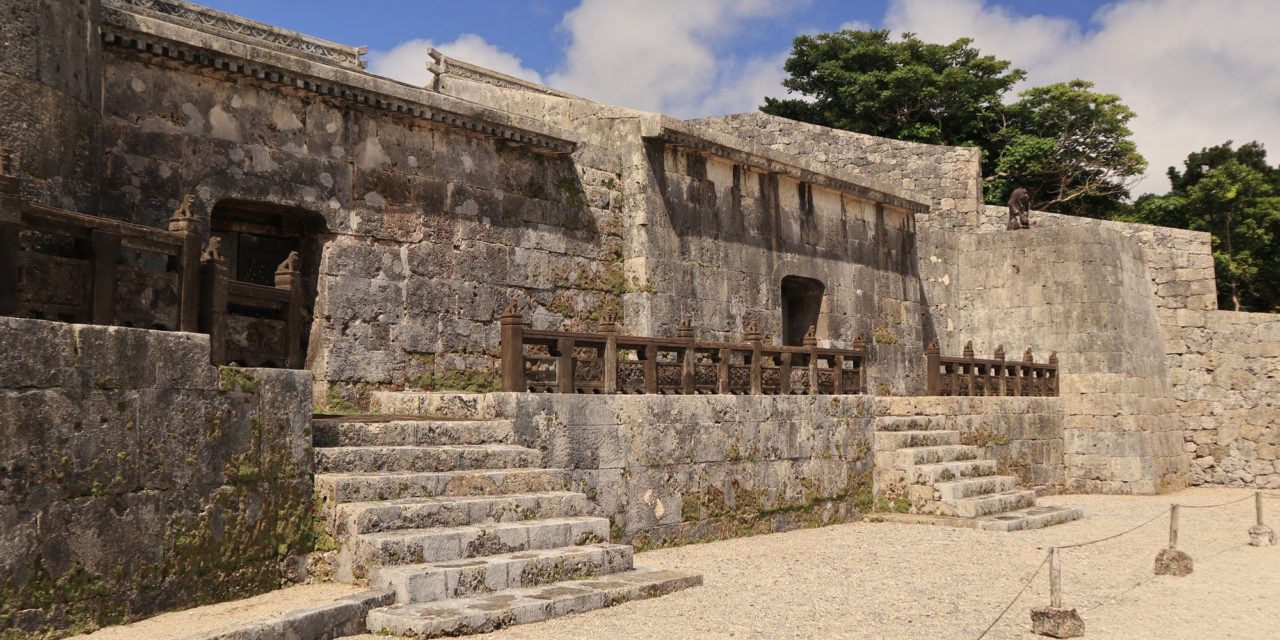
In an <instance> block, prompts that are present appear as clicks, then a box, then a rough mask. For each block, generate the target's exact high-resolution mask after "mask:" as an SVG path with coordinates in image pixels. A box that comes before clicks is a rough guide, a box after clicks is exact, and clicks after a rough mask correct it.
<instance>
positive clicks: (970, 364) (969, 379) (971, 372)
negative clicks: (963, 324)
mask: <svg viewBox="0 0 1280 640" xmlns="http://www.w3.org/2000/svg"><path fill="white" fill-rule="evenodd" d="M964 359H965V372H966V374H967V375H966V376H965V384H967V385H968V387H967V388H968V392H967V393H966V394H965V395H968V396H972V395H973V392H974V391H975V390H976V389H975V387H974V383H975V381H976V378H977V375H978V372H977V367H976V366H975V363H974V357H973V341H972V340H970V341H969V342H966V343H964Z"/></svg>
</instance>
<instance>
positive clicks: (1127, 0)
mask: <svg viewBox="0 0 1280 640" xmlns="http://www.w3.org/2000/svg"><path fill="white" fill-rule="evenodd" d="M197 1H199V2H202V3H203V4H206V5H208V6H211V7H214V8H216V9H221V10H223V11H228V12H231V13H235V14H239V15H243V16H247V17H250V18H254V19H257V20H261V21H263V22H268V23H271V24H275V25H279V26H283V27H286V28H290V29H294V30H296V31H301V32H304V33H308V34H312V35H315V36H319V37H322V38H326V39H329V40H333V41H336V42H341V43H343V44H350V45H367V46H368V47H369V48H370V54H369V56H368V60H369V62H370V66H369V70H370V71H371V72H373V73H377V74H380V75H384V76H388V77H392V78H396V79H398V80H402V81H405V82H410V83H413V84H418V85H425V84H427V83H428V82H429V76H428V74H427V73H426V70H425V65H426V61H427V51H428V49H429V48H430V47H433V46H434V47H438V48H440V49H442V50H443V51H445V53H447V54H449V55H451V56H454V57H457V58H461V59H465V60H468V61H470V62H473V63H475V64H479V65H481V66H486V67H490V68H493V69H496V70H498V71H502V72H505V73H509V74H512V75H516V76H520V77H524V78H527V79H529V80H533V81H535V82H541V83H544V84H549V85H551V86H553V87H556V88H559V89H562V90H565V91H568V92H570V93H574V94H577V95H581V96H584V97H587V98H592V99H594V100H599V101H602V102H606V103H610V104H616V105H619V106H624V107H630V108H635V109H643V110H649V111H662V112H664V113H668V114H670V115H674V116H677V117H685V118H690V117H698V116H707V115H718V114H724V113H735V112H742V111H750V110H754V109H755V108H757V107H758V106H759V105H760V103H761V102H762V99H763V97H764V96H766V95H768V96H779V95H783V94H784V90H783V89H782V87H781V81H782V80H783V78H785V72H784V71H783V70H782V65H783V62H784V61H785V60H786V56H787V53H788V51H789V50H790V44H791V39H792V38H793V37H795V35H797V34H800V33H814V32H821V31H833V30H836V29H839V28H841V27H844V26H852V27H855V28H867V27H874V28H889V29H891V30H892V31H894V32H901V31H911V32H914V33H917V34H918V35H919V36H920V37H921V38H923V39H925V40H928V41H932V42H950V41H952V40H955V39H956V38H959V37H970V38H973V39H974V41H975V43H976V46H977V47H978V48H979V49H980V50H982V51H983V52H984V53H990V54H993V55H996V56H998V57H1000V58H1004V59H1007V60H1011V61H1012V62H1013V63H1014V65H1015V66H1017V67H1019V68H1022V69H1024V70H1026V71H1027V72H1028V79H1027V81H1026V82H1025V83H1024V84H1023V85H1022V86H1021V87H1019V88H1018V89H1019V90H1020V89H1024V88H1027V87H1030V86H1037V85H1043V84H1048V83H1051V82H1062V81H1067V80H1071V79H1074V78H1082V79H1085V80H1089V81H1092V82H1094V83H1095V84H1096V85H1097V88H1098V89H1099V90H1101V91H1105V92H1108V93H1115V94H1118V95H1119V96H1120V97H1121V99H1122V100H1123V101H1124V103H1125V104H1127V105H1128V106H1129V107H1131V108H1133V109H1134V111H1136V112H1137V114H1138V117H1137V118H1136V119H1135V120H1134V121H1133V123H1132V128H1133V130H1134V140H1135V141H1136V142H1137V144H1138V149H1139V151H1140V152H1141V153H1142V154H1143V155H1144V156H1146V158H1147V159H1148V161H1149V163H1150V167H1151V168H1150V170H1149V171H1148V174H1147V176H1146V177H1144V178H1143V179H1142V180H1141V181H1140V182H1139V183H1138V184H1137V185H1136V188H1135V193H1144V192H1150V191H1154V192H1163V191H1165V190H1167V188H1168V181H1167V180H1166V179H1165V177H1164V173H1165V169H1166V168H1167V167H1169V166H1171V165H1176V164H1180V163H1181V161H1182V160H1183V159H1185V158H1186V155H1187V154H1188V153H1189V152H1192V151H1195V150H1198V149H1200V148H1202V147H1206V146H1211V145H1215V144H1219V143H1222V142H1224V141H1226V140H1234V141H1235V142H1237V143H1243V142H1247V141H1251V140H1258V141H1260V142H1262V143H1263V144H1264V145H1267V146H1268V147H1270V148H1271V149H1272V150H1273V151H1272V158H1271V160H1272V162H1273V163H1274V162H1276V161H1278V160H1280V63H1278V62H1277V61H1276V60H1277V59H1276V56H1275V53H1274V52H1275V45H1274V33H1273V32H1274V29H1275V27H1276V26H1277V25H1280V1H1277V0H1109V1H1102V0H867V1H855V0H846V1H843V2H842V1H837V0H510V1H505V2H499V1H496V0H495V1H483V0H469V1H461V2H459V1H450V2H442V1H436V0H396V1H393V0H365V1H364V2H359V3H353V2H351V1H350V0H308V1H307V2H305V3H304V2H297V1H296V0H288V1H286V0H197ZM1014 97H1015V96H1013V95H1010V96H1009V98H1010V99H1012V98H1014Z"/></svg>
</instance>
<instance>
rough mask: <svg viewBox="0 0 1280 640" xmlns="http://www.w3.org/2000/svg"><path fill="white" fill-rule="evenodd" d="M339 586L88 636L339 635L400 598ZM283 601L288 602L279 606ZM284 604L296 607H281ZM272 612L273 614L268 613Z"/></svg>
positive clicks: (305, 639) (303, 639)
mask: <svg viewBox="0 0 1280 640" xmlns="http://www.w3.org/2000/svg"><path fill="white" fill-rule="evenodd" d="M335 589H341V587H340V586H338V585H304V586H297V587H289V588H286V589H281V590H279V591H272V592H270V593H265V594H262V595H259V596H254V597H252V598H246V599H244V600H236V601H232V602H222V603H218V604H213V605H208V606H204V607H196V608H195V609H187V610H185V611H175V612H172V613H166V614H163V615H160V616H156V617H154V618H148V619H146V620H142V621H139V622H135V623H133V624H127V625H121V626H117V627H107V628H105V629H101V630H99V631H97V632H95V633H92V634H89V635H87V636H76V638H80V639H84V640H138V639H140V638H146V639H147V640H333V639H334V638H341V637H343V636H348V635H353V634H358V633H363V632H364V631H365V628H366V627H365V624H366V621H367V620H366V619H367V616H368V614H369V611H370V610H372V609H376V608H378V607H385V606H387V605H389V604H391V603H392V602H394V601H395V593H394V592H393V591H391V590H389V589H365V590H361V591H357V590H355V589H352V591H353V593H350V594H345V595H338V596H334V595H333V592H334V590H335ZM277 601H281V602H287V603H288V604H287V605H276V604H275V603H276V602H277ZM281 606H287V607H290V608H288V609H287V610H285V611H283V612H281V611H280V608H281ZM268 612H269V613H268Z"/></svg>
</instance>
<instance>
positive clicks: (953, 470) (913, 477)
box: [907, 460, 996, 484]
mask: <svg viewBox="0 0 1280 640" xmlns="http://www.w3.org/2000/svg"><path fill="white" fill-rule="evenodd" d="M995 474H996V461H995V460H962V461H957V462H938V463H934V464H921V465H916V466H915V467H913V468H911V469H910V471H909V472H908V474H907V478H908V481H909V482H910V483H911V484H937V483H939V482H951V481H953V480H959V479H962V478H979V477H982V476H992V475H995Z"/></svg>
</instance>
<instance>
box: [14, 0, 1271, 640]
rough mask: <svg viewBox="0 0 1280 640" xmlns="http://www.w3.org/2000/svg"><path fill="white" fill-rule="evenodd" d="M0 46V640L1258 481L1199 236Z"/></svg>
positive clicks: (506, 619) (811, 137)
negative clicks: (1053, 500)
mask: <svg viewBox="0 0 1280 640" xmlns="http://www.w3.org/2000/svg"><path fill="white" fill-rule="evenodd" d="M0 39H2V40H3V42H4V43H5V46H4V53H3V54H2V55H0V95H3V99H0V147H2V148H3V149H4V154H3V172H2V174H3V175H0V316H4V317H2V318H0V357H2V358H3V361H4V365H3V366H2V367H0V442H3V445H2V447H3V448H2V449H0V637H2V638H26V637H46V636H53V637H57V636H64V635H69V634H72V633H75V632H80V631H85V630H90V629H93V628H96V627H99V626H104V625H110V624H116V623H120V622H125V621H129V620H135V619H138V618H142V617H146V616H149V615H153V614H155V613H158V612H162V611H167V610H174V609H180V608H186V607H191V606H194V605H198V604H204V603H210V602H217V601H222V600H228V599H233V598H237V597H243V596H247V595H252V594H256V593H261V592H264V591H268V590H271V589H274V588H277V587H280V586H281V585H282V584H286V583H289V582H298V581H321V580H336V581H341V582H349V583H355V584H360V585H368V587H369V590H368V591H367V592H366V595H364V596H362V597H358V598H351V599H346V600H343V601H341V602H337V603H334V604H333V605H332V606H330V607H328V608H326V609H324V610H323V611H322V612H321V613H322V616H323V619H322V622H323V624H321V626H320V627H316V626H315V625H316V624H320V623H316V622H315V621H314V620H311V621H310V622H306V623H305V624H304V622H300V621H298V620H293V621H292V622H290V621H289V620H285V621H284V622H280V623H279V624H278V625H277V626H278V627H279V628H280V629H284V631H281V633H282V634H285V633H286V632H287V633H292V634H293V635H279V636H278V637H291V638H294V637H296V638H302V637H306V638H312V637H314V638H321V637H323V638H329V637H335V636H336V635H343V634H346V633H356V632H360V631H363V630H365V629H369V630H372V631H375V632H376V631H384V632H388V633H401V634H409V635H415V634H416V635H420V636H434V635H455V634H459V633H466V632H471V631H483V630H487V629H492V628H496V627H500V626H505V625H509V624H516V623H521V622H533V621H537V620H541V619H545V618H547V617H550V616H554V615H561V614H564V613H570V612H574V611H583V610H587V609H592V608H597V607H601V606H607V605H609V604H613V603H617V602H622V601H625V600H629V599H634V598H643V597H652V596H657V595H661V594H663V593H667V592H670V591H673V590H677V589H682V588H686V587H691V586H695V585H697V584H698V583H699V582H700V580H701V578H700V577H699V576H696V575H686V574H682V573H679V572H674V571H666V570H663V569H661V568H636V567H634V566H633V563H632V552H633V547H636V548H650V547H654V546H659V545H665V544H674V543H680V542H688V541H702V540H714V539H718V538H724V537H730V536H740V535H750V534H756V533H767V532H771V531H778V530H783V529H788V528H793V527H801V526H817V525H823V524H829V523H837V522H842V521H847V520H850V519H856V518H860V517H862V516H864V515H866V514H868V513H871V512H873V511H879V512H910V513H916V514H922V515H931V516H936V517H937V518H939V519H942V520H944V521H948V522H952V523H954V524H966V525H968V526H977V527H981V528H987V529H992V530H997V531H1016V530H1018V529H1023V528H1029V527H1040V526H1048V525H1052V524H1057V523H1060V522H1065V521H1069V520H1073V519H1076V518H1079V517H1082V516H1083V515H1085V514H1082V513H1081V512H1080V511H1079V510H1077V509H1070V508H1050V507H1038V506H1036V504H1035V498H1036V496H1037V494H1045V493H1054V492H1101V493H1134V494H1151V493H1158V492H1162V491H1166V490H1171V489H1176V488H1181V487H1184V486H1186V485H1188V484H1206V483H1208V484H1225V485H1247V486H1257V487H1271V488H1275V487H1280V462H1278V461H1277V459H1278V458H1280V448H1278V447H1280V427H1278V426H1277V425H1278V423H1280V408H1278V407H1277V402H1278V401H1277V400H1276V398H1277V397H1280V395H1278V394H1277V393H1276V386H1277V383H1276V380H1277V371H1280V321H1277V319H1276V317H1275V316H1270V315H1261V314H1247V313H1232V312H1224V311H1219V310H1218V309H1217V308H1216V296H1215V281H1214V274H1213V260H1212V257H1211V254H1210V239H1209V236H1208V235H1207V234H1203V233H1195V232H1189V231H1180V230H1175V229H1165V228H1158V227H1149V226H1142V225H1133V224H1123V223H1116V222H1102V221H1098V220H1091V219H1081V218H1073V217H1068V216H1061V215H1055V214H1049V213H1038V212H1033V214H1032V226H1031V228H1030V229H1027V230H1018V231H1006V230H1005V219H1006V216H1007V211H1006V210H1005V209H1004V208H1002V207H989V206H984V205H983V204H982V183H983V177H982V175H981V172H980V168H979V152H978V150H976V149H971V148H960V147H939V146H930V145H921V144H914V143H908V142H900V141H895V140H887V139H881V138H875V137H872V136H867V135H862V134H857V133H850V132H845V131H836V130H831V129H826V128H823V127H818V126H813V125H808V124H801V123H797V122H792V121H788V120H785V119H780V118H777V117H773V116H768V115H764V114H760V113H752V114H742V115H736V116H725V117H715V118H707V119H703V120H677V119H674V118H670V117H667V116H664V115H660V114H655V113H645V112H640V111H634V110H629V109H623V108H619V107H613V106H609V105H603V104H598V103H595V102H592V101H590V100H586V99H583V98H579V97H576V96H572V95H568V94H565V93H562V92H559V91H557V90H555V89H553V88H549V87H545V86H541V85H536V84H531V83H528V82H525V81H523V80H519V79H516V78H512V77H508V76H505V75H502V74H499V73H496V72H493V71H490V70H487V69H483V68H480V67H477V66H474V65H471V64H468V63H466V62H465V61H461V60H454V59H451V58H448V57H446V56H444V55H441V54H433V56H432V59H431V60H424V64H430V65H431V70H432V72H433V73H434V81H433V83H432V84H431V86H427V87H417V86H410V85H406V84H402V83H399V82H395V81H393V80H389V79H386V78H381V77H377V76H374V75H371V74H369V73H368V72H366V71H364V63H363V62H362V60H361V55H362V53H363V50H362V49H358V48H354V47H348V46H343V45H339V44H335V43H331V42H326V41H322V40H319V39H316V38H312V37H309V36H306V35H302V34H298V33H293V32H289V31H285V30H282V29H278V28H275V27H272V26H269V25H264V24H260V23H256V22H253V21H250V20H246V19H243V18H240V17H236V16H232V15H227V14H223V13H219V12H216V11H212V10H209V9H205V8H203V7H200V6H197V5H194V4H190V3H187V2H184V1H182V0H0ZM1014 535H1016V534H1014ZM308 624H309V625H312V626H311V627H307V626H306V625H308ZM281 625H283V626H281ZM290 625H293V626H290ZM273 628H274V627H273ZM317 629H320V630H318V631H317ZM237 637H239V636H237ZM246 637H247V636H246ZM253 637H259V636H253ZM261 637H277V636H273V635H269V634H268V635H263V636H261Z"/></svg>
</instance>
